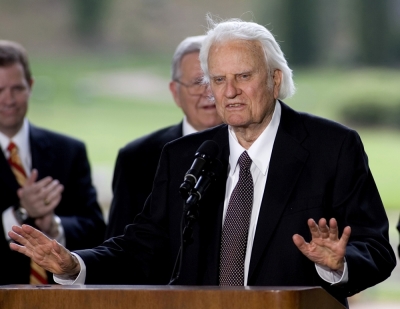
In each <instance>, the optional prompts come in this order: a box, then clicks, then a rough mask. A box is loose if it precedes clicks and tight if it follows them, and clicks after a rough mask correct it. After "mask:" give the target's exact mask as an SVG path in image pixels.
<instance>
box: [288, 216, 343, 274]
mask: <svg viewBox="0 0 400 309" xmlns="http://www.w3.org/2000/svg"><path fill="white" fill-rule="evenodd" d="M307 224H308V227H309V228H310V232H311V237H312V239H311V241H310V242H309V243H307V242H306V241H305V240H304V238H303V237H302V236H300V235H299V234H295V235H293V242H294V243H295V245H296V246H297V248H299V250H300V251H301V252H302V253H303V254H304V255H305V256H306V257H307V258H309V259H310V260H311V261H313V262H314V263H317V264H319V265H323V266H326V267H329V268H330V269H332V270H343V269H344V256H345V254H346V246H347V242H348V241H349V238H350V234H351V228H350V226H346V227H345V228H344V230H343V234H342V237H341V238H339V231H338V225H337V222H336V219H334V218H332V219H330V221H329V226H328V225H327V222H326V220H325V219H324V218H322V219H320V220H319V222H318V224H317V223H316V222H315V221H314V220H313V219H308V221H307Z"/></svg>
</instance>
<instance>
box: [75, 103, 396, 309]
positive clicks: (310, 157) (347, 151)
mask: <svg viewBox="0 0 400 309" xmlns="http://www.w3.org/2000/svg"><path fill="white" fill-rule="evenodd" d="M281 105H282V113H281V119H280V124H279V128H278V131H277V135H276V139H275V142H274V146H273V150H272V154H271V160H270V166H269V171H268V177H267V182H266V185H265V190H264V195H263V199H262V204H261V209H260V213H259V217H258V222H257V228H256V234H255V238H254V244H253V249H252V253H251V260H250V267H249V273H248V285H251V286H322V287H324V288H325V289H326V290H327V291H328V292H329V293H331V294H332V295H333V296H334V297H336V298H337V299H338V300H339V301H340V302H342V303H343V304H346V297H348V296H351V295H353V294H355V293H358V292H360V291H361V290H364V289H366V288H368V287H370V286H373V285H375V284H377V283H379V282H381V281H383V280H385V279H386V278H387V277H388V276H389V275H390V273H391V271H392V270H393V268H394V266H395V265H396V259H395V255H394V252H393V249H392V247H391V245H390V244H389V239H388V219H387V216H386V213H385V210H384V207H383V205H382V201H381V199H380V196H379V193H378V190H377V188H376V185H375V182H374V180H373V177H372V174H371V171H370V169H369V166H368V159H367V156H366V154H365V152H364V148H363V145H362V142H361V140H360V138H359V136H358V134H357V133H356V132H355V131H353V130H351V129H349V128H347V127H345V126H342V125H340V124H338V123H335V122H333V121H329V120H326V119H322V118H319V117H315V116H312V115H309V114H305V113H299V112H296V111H294V110H292V109H291V108H289V107H288V106H286V105H285V104H283V103H281ZM205 140H214V141H215V142H217V144H218V145H219V148H220V153H219V160H220V161H221V162H222V163H223V166H224V169H223V171H222V173H221V175H220V177H219V178H218V179H217V180H216V182H215V183H213V184H212V185H211V186H210V188H209V189H208V191H207V193H206V195H205V196H204V197H203V198H202V199H201V201H200V203H199V213H200V215H199V219H198V221H197V222H196V224H195V226H194V231H193V238H194V241H193V243H192V244H190V245H189V246H188V247H187V248H186V249H185V251H184V255H183V262H182V270H181V275H180V278H179V280H178V282H177V284H180V285H218V274H219V252H220V242H221V229H222V216H223V209H224V200H225V187H226V177H227V176H226V175H227V170H228V158H229V141H228V127H227V126H226V125H221V126H218V127H216V128H213V129H209V130H206V131H203V132H201V133H197V134H193V135H190V136H186V137H183V138H180V139H178V140H176V141H174V142H171V143H168V144H167V145H166V146H165V147H164V150H163V153H162V156H161V159H160V164H159V169H158V171H157V175H156V178H155V181H154V187H153V191H152V194H151V196H150V198H149V199H148V200H147V202H146V205H145V208H144V210H143V212H142V213H141V214H140V215H139V216H137V217H136V219H135V222H134V224H132V225H129V226H128V227H127V229H126V231H125V234H124V235H123V236H121V237H115V238H112V239H110V240H108V241H106V242H105V243H103V245H102V246H100V247H97V248H95V249H93V250H84V251H78V252H77V253H78V254H79V255H80V256H81V257H82V259H83V260H84V262H85V264H86V266H87V274H86V283H87V284H91V283H108V284H109V283H124V284H136V283H137V284H167V283H168V282H169V279H170V276H171V273H172V269H173V265H174V262H175V258H176V256H177V253H178V250H179V246H180V220H181V215H182V208H183V207H182V206H183V204H182V198H181V196H180V194H179V191H178V188H179V186H180V184H181V183H182V181H183V178H184V175H185V173H186V171H187V170H188V168H189V167H190V166H191V164H192V162H193V159H194V154H195V152H196V150H197V149H198V147H199V146H200V145H201V144H202V143H203V142H204V141H205ZM309 218H313V219H314V220H319V219H320V218H327V219H329V218H336V219H337V222H338V226H339V230H340V231H343V228H344V227H345V226H348V225H349V226H350V227H351V229H352V231H351V237H350V240H349V243H348V245H347V250H346V261H347V267H348V282H347V283H344V284H342V285H338V286H331V285H330V284H329V283H327V282H325V281H324V280H322V279H321V278H320V276H319V275H318V274H317V272H316V268H315V264H314V263H313V262H311V261H310V260H309V259H307V258H306V257H305V256H304V255H303V254H302V253H301V252H300V251H299V250H298V249H297V247H296V246H295V245H294V243H293V241H292V236H293V235H294V234H300V235H302V236H304V237H305V239H306V241H309V240H310V239H311V236H310V232H309V228H308V225H307V220H308V219H309Z"/></svg>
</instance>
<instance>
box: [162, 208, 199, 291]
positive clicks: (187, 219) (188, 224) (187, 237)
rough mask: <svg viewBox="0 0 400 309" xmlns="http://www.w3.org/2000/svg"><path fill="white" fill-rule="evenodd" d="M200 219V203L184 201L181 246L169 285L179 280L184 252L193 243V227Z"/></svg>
mask: <svg viewBox="0 0 400 309" xmlns="http://www.w3.org/2000/svg"><path fill="white" fill-rule="evenodd" d="M198 217H199V205H198V203H197V202H196V203H194V204H193V203H190V202H189V203H188V201H184V203H183V212H182V218H181V246H180V247H179V251H178V255H177V257H176V261H175V265H174V269H173V271H172V277H171V280H170V281H169V283H168V285H173V284H176V281H177V280H178V279H179V276H180V272H181V268H182V259H183V252H184V250H185V248H186V247H187V246H188V245H190V244H191V243H192V242H193V226H194V223H195V222H196V221H197V219H198Z"/></svg>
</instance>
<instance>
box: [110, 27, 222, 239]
mask: <svg viewBox="0 0 400 309" xmlns="http://www.w3.org/2000/svg"><path fill="white" fill-rule="evenodd" d="M204 38H205V36H204V35H201V36H192V37H188V38H186V39H184V40H183V41H182V42H181V43H180V44H179V45H178V47H177V48H176V50H175V53H174V56H173V58H172V67H171V73H172V76H171V78H172V80H171V82H170V84H169V89H170V91H171V93H172V96H173V98H174V100H175V102H176V104H177V105H178V106H179V107H180V108H181V109H182V111H183V113H184V115H185V116H184V118H183V121H182V122H181V123H179V124H176V125H173V126H170V127H167V128H163V129H160V130H158V131H156V132H153V133H150V134H149V135H146V136H143V137H141V138H139V139H137V140H134V141H132V142H131V143H129V144H128V145H126V146H125V147H124V148H122V149H121V150H120V151H119V154H118V157H117V162H116V165H115V170H114V179H113V184H112V186H113V195H114V197H113V201H112V204H111V209H110V214H109V222H108V227H107V231H106V239H108V238H110V237H113V236H117V235H121V234H123V232H124V228H125V226H126V225H127V224H130V223H132V221H133V219H134V217H135V216H136V215H137V214H138V213H139V212H140V211H141V210H142V207H143V205H144V203H145V201H146V198H147V196H148V195H149V194H150V192H151V189H152V185H153V179H154V176H155V173H156V169H157V165H158V160H159V157H160V155H161V151H162V148H163V146H164V145H165V144H166V143H168V142H170V141H172V140H175V139H177V138H179V137H182V136H184V135H187V134H190V133H194V132H197V131H202V130H205V129H207V128H211V127H214V126H216V125H219V124H221V120H220V118H219V116H218V115H217V112H216V108H215V104H214V102H211V101H210V100H209V99H208V98H209V92H208V89H207V88H206V86H205V85H203V84H202V83H201V80H202V75H203V72H202V70H201V67H200V61H199V52H200V48H201V44H202V43H203V40H204ZM134 176H135V177H134Z"/></svg>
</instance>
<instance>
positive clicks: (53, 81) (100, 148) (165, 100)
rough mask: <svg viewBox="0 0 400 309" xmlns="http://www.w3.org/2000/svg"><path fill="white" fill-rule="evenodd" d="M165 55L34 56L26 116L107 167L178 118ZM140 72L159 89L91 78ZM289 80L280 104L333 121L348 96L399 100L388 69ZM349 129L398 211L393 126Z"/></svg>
mask: <svg viewBox="0 0 400 309" xmlns="http://www.w3.org/2000/svg"><path fill="white" fill-rule="evenodd" d="M169 61H170V60H169V59H168V57H166V56H147V57H143V56H142V57H131V58H129V57H114V58H111V57H105V56H103V57H100V56H92V57H82V58H77V59H39V58H35V59H33V62H32V68H33V74H34V77H35V78H36V82H35V85H34V91H33V96H32V100H31V104H30V110H29V118H30V120H31V121H32V122H33V123H35V124H37V125H40V126H43V127H47V128H50V129H53V130H56V131H59V132H64V133H67V134H70V135H72V136H75V137H78V138H80V139H82V140H83V141H85V142H86V144H87V147H88V152H89V158H90V160H91V164H92V166H97V165H101V166H107V167H110V168H112V167H113V165H114V162H115V158H116V155H117V151H118V149H119V148H120V147H122V146H123V145H125V144H126V143H127V142H129V141H130V140H132V139H134V138H136V137H139V136H142V135H144V134H146V133H149V132H151V131H153V130H155V129H157V128H161V127H164V126H167V125H170V124H174V123H177V122H178V121H180V119H181V118H182V114H181V111H180V110H179V109H178V108H177V107H176V106H175V104H174V103H173V101H172V98H171V96H170V94H169V93H168V80H169V66H170V62H169ZM144 71H146V72H151V73H152V74H154V75H156V76H160V77H162V78H164V79H165V92H164V93H165V95H162V96H156V95H153V94H152V92H151V91H150V93H149V95H145V96H143V95H142V96H135V95H133V96H129V97H128V96H115V95H114V96H112V95H107V93H106V94H104V93H101V91H100V90H101V89H102V88H104V87H105V86H109V85H102V84H101V82H100V83H99V84H96V82H97V79H96V76H98V75H100V76H104V75H106V74H107V73H109V74H115V72H128V73H136V74H139V78H140V74H142V72H144ZM294 79H295V83H296V87H297V89H298V90H297V93H296V94H295V96H294V97H293V98H291V99H288V100H286V103H288V104H289V105H291V106H292V107H293V108H295V109H297V110H302V111H306V112H310V113H313V114H317V115H320V116H323V117H327V118H330V119H334V120H337V121H339V122H340V118H339V116H340V109H341V108H342V107H343V106H345V105H347V104H352V102H357V103H359V102H363V101H366V102H370V101H371V100H372V101H374V102H378V103H381V104H400V87H399V86H398V85H400V72H398V71H395V70H388V69H352V70H346V71H343V70H342V71H340V70H333V69H294ZM88 82H92V86H91V89H88V88H86V87H85V86H87V83H88ZM93 83H94V84H95V86H96V87H97V88H96V87H93ZM129 86H130V85H129V84H128V85H126V87H129ZM150 87H151V85H150ZM97 91H98V92H97ZM356 129H357V131H358V132H359V133H360V135H361V137H362V140H363V142H364V146H365V149H366V151H367V154H368V157H369V160H370V166H371V169H372V171H373V174H374V177H375V180H376V182H377V185H378V188H379V191H380V193H381V195H382V199H383V201H384V204H385V207H386V208H388V209H400V202H399V184H400V131H396V130H390V129H363V128H356Z"/></svg>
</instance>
